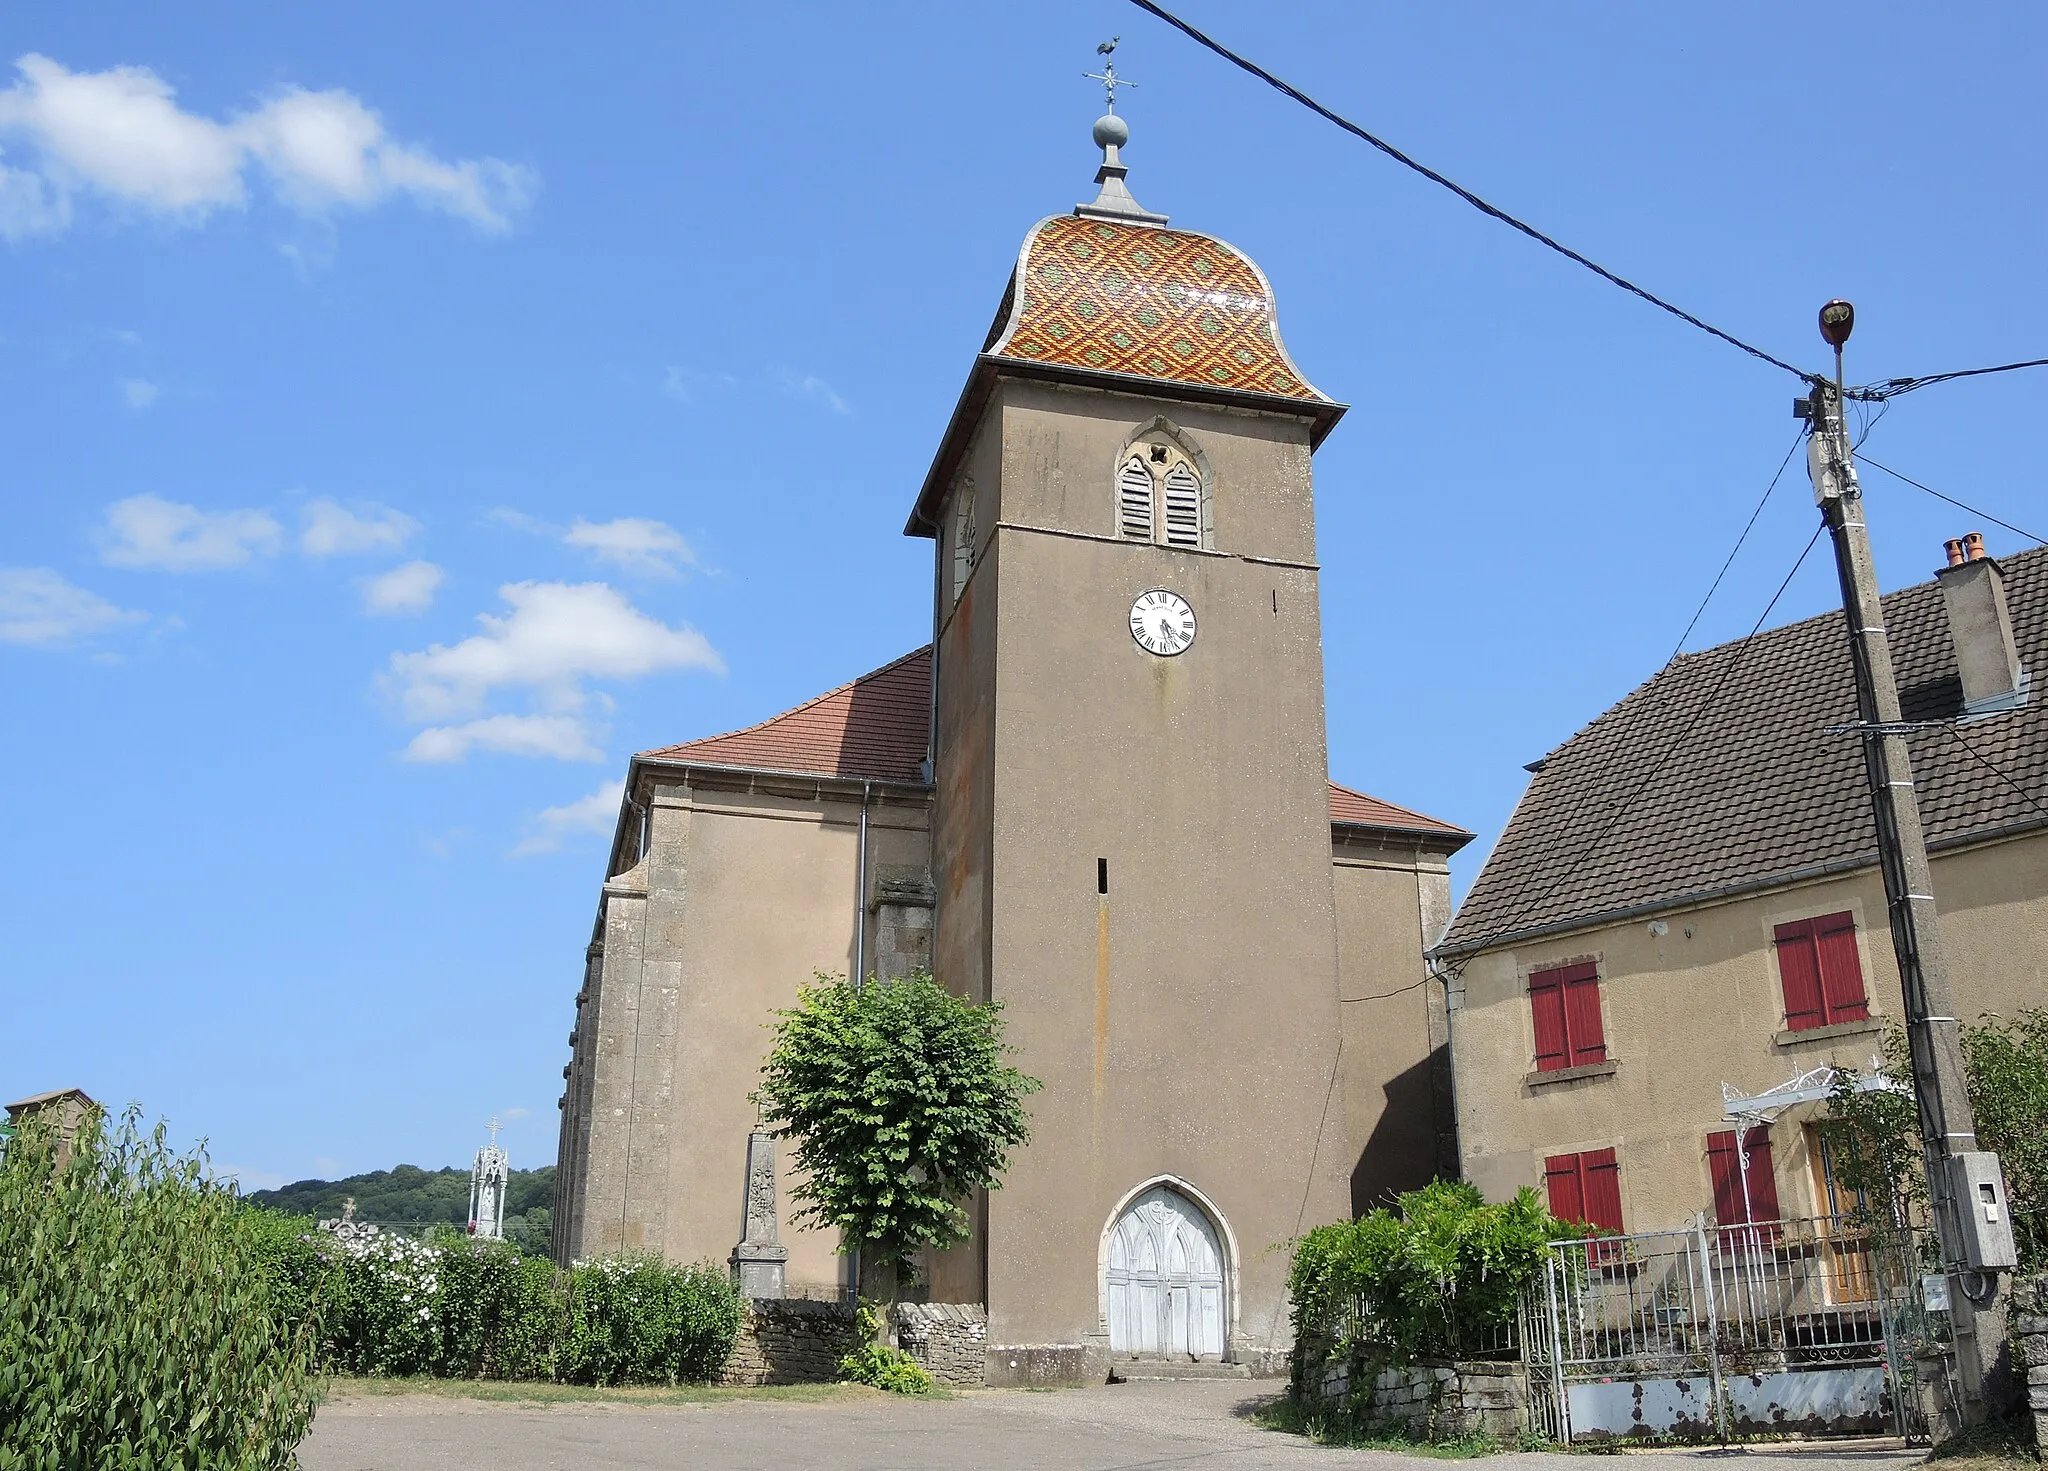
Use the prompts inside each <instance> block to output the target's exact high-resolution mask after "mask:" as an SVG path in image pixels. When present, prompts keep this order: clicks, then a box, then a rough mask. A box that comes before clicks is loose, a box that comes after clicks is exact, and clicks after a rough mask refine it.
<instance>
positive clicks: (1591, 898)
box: [1441, 548, 2048, 953]
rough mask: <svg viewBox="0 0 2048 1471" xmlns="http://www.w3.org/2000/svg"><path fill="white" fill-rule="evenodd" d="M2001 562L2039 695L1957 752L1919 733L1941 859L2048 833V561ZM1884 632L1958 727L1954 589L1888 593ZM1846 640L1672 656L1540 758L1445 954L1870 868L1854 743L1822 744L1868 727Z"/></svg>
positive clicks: (1915, 741) (1916, 691)
mask: <svg viewBox="0 0 2048 1471" xmlns="http://www.w3.org/2000/svg"><path fill="white" fill-rule="evenodd" d="M1999 565H2000V567H2001V568H2002V569H2003V570H2004V573H2005V590H2006V598H2007V602H2008V604H2009V606H2010V608H2011V611H2012V621H2013V633H2014V636H2015V638H2016V640H2017V642H2018V645H2019V650H2020V659H2021V662H2022V663H2023V664H2024V665H2025V667H2026V668H2027V669H2028V670H2030V671H2032V672H2033V678H2034V694H2033V699H2032V702H2031V704H2030V705H2029V706H2028V707H2027V708H2025V709H2023V710H2020V711H2016V712H2013V713H2010V714H2004V715H1997V716H1992V717H1989V718H1987V719H1983V720H1978V721H1973V722H1971V723H1970V724H1968V725H1965V726H1963V727H1961V728H1960V731H1959V734H1960V737H1961V739H1960V740H1959V739H1958V738H1957V736H1956V735H1951V734H1948V733H1946V732H1943V731H1929V732H1923V733H1921V734H1918V735H1916V736H1914V737H1912V739H1911V745H1910V750H1911V754H1912V759H1913V776H1914V780H1915V782H1916V783H1917V785H1918V787H1919V792H1920V806H1921V816H1922V820H1923V822H1924V824H1925V826H1926V830H1927V840H1928V843H1929V846H1930V847H1934V848H1937V849H1939V848H1940V847H1942V846H1947V845H1954V844H1959V843H1964V842H1969V841H1972V840H1975V839H1981V838H1984V837H1988V836H1990V835H1992V834H1994V833H1997V832H1999V831H2001V830H2003V829H2007V828H2010V827H2017V826H2024V825H2027V824H2030V823H2043V824H2048V818H2044V817H2043V816H2042V813H2041V812H2040V810H2039V807H2038V806H2037V805H2036V804H2040V805H2043V806H2048V683H2044V681H2048V548H2040V549H2036V550H2034V551H2031V552H2025V553H2022V554H2020V555H2018V556H2015V557H2007V558H2002V559H2000V562H1999ZM1884 621H1885V627H1886V629H1887V630H1888V631H1889V633H1890V635H1891V640H1892V657H1893V662H1894V664H1895V666H1896V668H1897V673H1898V682H1899V696H1900V702H1901V705H1902V706H1903V713H1904V716H1905V718H1906V719H1908V720H1946V719H1951V718H1953V717H1955V716H1956V715H1958V714H1959V713H1960V711H1961V708H1962V685H1961V680H1960V678H1959V676H1958V674H1957V672H1956V656H1955V647H1954V645H1953V644H1952V643H1951V642H1950V639H1949V632H1948V617H1947V613H1946V611H1945V609H1944V606H1943V602H1942V595H1941V589H1940V587H1939V586H1938V585H1937V584H1936V583H1933V582H1924V583H1920V584H1917V585H1916V586H1913V587H1908V588H1903V589H1901V590H1900V591H1898V592H1895V593H1892V594H1891V595H1890V596H1888V597H1886V598H1885V599H1884ZM1848 638H1849V635H1848V630H1847V628H1846V626H1845V624H1844V622H1843V618H1842V615H1841V614H1840V613H1826V614H1823V615H1821V616H1820V617H1818V618H1809V619H1807V620H1806V621H1805V622H1803V623H1793V624H1789V625H1787V626H1786V627H1783V628H1774V629H1771V630H1769V631H1768V632H1765V633H1762V634H1759V635H1758V636H1757V637H1756V638H1755V639H1754V640H1752V641H1751V643H1750V646H1749V649H1748V651H1747V653H1744V652H1743V648H1742V644H1741V643H1740V642H1738V643H1732V644H1723V645H1721V646H1720V647H1719V648H1713V649H1708V650H1705V651H1704V652H1701V653H1697V654H1684V655H1681V656H1679V657H1678V658H1676V659H1674V660H1672V662H1671V663H1670V664H1669V665H1668V666H1666V667H1665V668H1664V669H1663V670H1661V671H1660V672H1659V673H1658V674H1657V675H1656V676H1655V677H1654V678H1652V679H1651V680H1650V681H1649V682H1648V683H1646V684H1644V685H1642V686H1641V687H1640V688H1638V689H1636V690H1635V691H1634V692H1633V693H1631V694H1630V695H1629V696H1628V697H1627V698H1625V699H1623V700H1622V701H1621V703H1620V704H1618V705H1616V706H1615V707H1614V708H1613V709H1611V710H1609V711H1607V712H1606V713H1605V714H1604V715H1601V716H1600V717H1599V718H1598V719H1597V720H1595V721H1593V723H1592V724H1590V725H1588V726H1587V727H1585V729H1583V730H1581V731H1580V732H1578V734H1576V735H1574V736H1573V737H1572V738H1571V739H1570V740H1568V741H1566V742H1565V743H1564V744H1563V745H1562V746H1560V747H1558V749H1557V750H1556V751H1554V752H1552V753H1551V754H1550V756H1549V757H1547V758H1546V759H1545V761H1544V763H1543V766H1542V769H1541V770H1540V771H1538V772H1537V774H1536V776H1535V778H1534V779H1533V780H1532V781H1531V782H1530V783H1529V787H1528V790H1527V791H1526V792H1525V793H1524V794H1523V797H1522V801H1521V803H1520V805H1519V806H1518V807H1517V808H1516V809H1515V813H1514V816H1513V817H1511V818H1510V819H1509V821H1508V825H1507V830H1506V831H1505V832H1503V833H1502V834H1501V839H1500V842H1499V843H1498V845H1496V846H1495V848H1494V850H1493V853H1492V855H1491V856H1490V857H1488V859H1487V860H1486V866H1485V867H1484V868H1483V869H1482V870H1481V871H1480V874H1479V877H1478V879H1477V880H1475V881H1474V883H1473V885H1472V890H1471V892H1470V893H1469V894H1467V895H1466V896H1465V902H1464V903H1463V904H1462V905H1460V906H1459V908H1458V913H1457V917H1456V919H1455V920H1453V921H1452V924H1451V928H1450V931H1449V933H1448V934H1447V935H1446V936H1445V937H1444V941H1443V945H1442V947H1441V948H1442V949H1443V950H1446V951H1449V952H1453V953H1459V952H1463V951H1469V950H1477V949H1483V948H1486V947H1487V946H1489V945H1492V944H1499V943H1506V942H1507V941H1509V940H1511V939H1512V938H1513V937H1514V936H1516V935H1519V934H1525V933H1527V932H1529V931H1532V930H1539V929H1552V928H1557V927H1563V926H1569V925H1570V924H1572V923H1574V922H1582V921H1587V920H1591V919H1593V918H1594V917H1596V916H1599V915H1603V914H1611V913H1613V912H1615V911H1618V910H1627V909H1633V908H1637V907H1643V906H1651V905H1655V904H1659V903H1666V902H1671V901H1676V900H1680V899H1683V898H1686V897H1688V896H1696V895H1703V894H1707V893H1711V892H1715V891H1719V890H1725V889H1732V888H1738V887H1744V886H1757V887H1761V886H1763V885H1765V884H1768V883H1771V882H1773V881H1776V880H1780V879H1783V878H1786V877H1789V876H1792V875H1796V874H1801V873H1806V872H1813V871H1816V870H1820V871H1825V870H1827V869H1829V868H1851V867H1859V866H1864V865H1868V864H1874V863H1875V862H1876V861H1877V838H1876V830H1875V827H1874V824H1873V820H1872V817H1871V811H1870V796H1869V790H1868V788H1867V787H1866V786H1865V784H1864V775H1863V763H1862V757H1861V755H1860V753H1859V752H1858V749H1857V741H1856V739H1855V738H1854V737H1850V736H1830V735H1824V734H1822V731H1823V729H1824V728H1825V727H1827V726H1830V725H1839V724H1843V723H1845V722H1848V721H1852V720H1854V719H1856V687H1855V676H1854V674H1853V672H1852V670H1851V667H1850V662H1849V647H1848ZM1735 660H1740V662H1739V664H1736V666H1735V668H1734V670H1733V672H1732V673H1729V674H1728V680H1727V684H1726V686H1725V687H1724V688H1723V689H1722V690H1721V693H1720V696H1719V698H1718V699H1713V700H1712V701H1711V702H1710V701H1709V696H1710V694H1711V692H1712V691H1713V689H1714V687H1715V686H1716V685H1717V684H1718V683H1719V682H1720V680H1721V678H1722V675H1723V673H1724V672H1726V671H1728V669H1729V666H1730V663H1731V661H1735ZM1695 716H1697V724H1694V725H1691V729H1690V732H1689V733H1688V732H1687V727H1688V725H1689V724H1690V723H1691V722H1693V721H1694V719H1695ZM1964 742H1967V743H1968V744H1967V746H1966V745H1965V744H1964ZM1970 748H1975V751H1976V752H1977V753H1978V754H1977V755H1973V754H1972V753H1971V749H1970ZM1667 752H1668V753H1669V755H1668V757H1667V755H1666V753H1667ZM1979 756H1981V757H1982V760H1981V761H1980V760H1979ZM1659 761H1663V762H1664V765H1663V768H1662V770H1661V771H1658V770H1657V769H1656V768H1657V763H1658V762H1659ZM1984 762H1989V763H1990V764H1991V767H1995V768H1996V771H1993V770H1991V769H1988V768H1987V767H1986V766H1985V765H1984V764H1983V763H1984ZM1653 772H1654V773H1655V775H1654V776H1653V775H1652V773H1653ZM1999 773H2003V776H2001V775H1999ZM2006 778H2010V781H2009V782H2008V781H2007V780H2006ZM1646 783H1647V785H1646ZM2015 786H2017V787H2018V788H2022V789H2024V790H2023V791H2022V790H2015ZM2029 794H2031V800H2030V795H2029ZM1610 824H1612V826H1611V827H1610V826H1609V825H1610Z"/></svg>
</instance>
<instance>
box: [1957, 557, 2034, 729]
mask: <svg viewBox="0 0 2048 1471" xmlns="http://www.w3.org/2000/svg"><path fill="white" fill-rule="evenodd" d="M1945 550H1946V551H1947V553H1948V561H1949V565H1948V566H1946V567H1943V568H1942V569H1941V570H1940V571H1938V572H1936V573H1935V574H1934V578H1935V581H1937V582H1939V583H1940V584H1941V598H1942V602H1943V603H1944V604H1946V605H1947V608H1948V635H1949V637H1950V638H1951V639H1952V640H1954V642H1955V646H1956V665H1957V668H1958V669H1959V670H1960V671H1961V673H1962V676H1963V713H1964V714H1965V715H1989V714H1992V713H1994V712H1996V711H1999V710H2017V709H2019V708H2020V707H2021V706H2023V705H2025V704H2026V703H2027V672H2026V670H2024V669H2022V668H2021V667H2020V653H2019V648H2018V646H2017V645H2016V644H2014V642H2013V637H2012V613H2011V612H2010V611H2009V610H2008V609H2007V607H2006V605H2005V574H2004V573H2003V572H2001V571H1999V569H1998V563H1996V562H1994V561H1992V560H1991V558H1989V557H1987V556H1986V555H1984V538H1983V536H1982V535H1980V534H1979V533H1977V532H1975V531H1973V532H1971V533H1970V534H1969V535H1968V536H1965V537H1962V538H1961V539H1960V540H1959V541H1951V542H1949V543H1948V545H1947V547H1946V548H1945Z"/></svg>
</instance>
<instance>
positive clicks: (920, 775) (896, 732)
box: [640, 644, 932, 784]
mask: <svg viewBox="0 0 2048 1471" xmlns="http://www.w3.org/2000/svg"><path fill="white" fill-rule="evenodd" d="M931 718H932V650H931V645H929V644H927V645H925V646H924V647H923V648H921V649H918V650H916V651H915V652H913V653H909V654H905V655H904V656H903V657H902V658H900V659H898V660H897V661H896V662H895V663H893V664H884V665H883V666H882V667H881V668H880V669H877V670H874V671H873V672H872V673H868V674H863V675H862V676H861V677H860V678H859V679H856V680H854V681H853V682H852V683H851V684H842V685H841V686H839V688H838V689H836V690H831V691H829V692H827V693H825V694H822V695H820V696H818V697H817V698H816V699H815V700H808V701H806V702H805V703H803V704H801V705H799V706H797V707H796V708H795V709H794V710H785V711H783V713H782V714H780V715H777V716H774V717H773V718H771V719H768V720H764V721H762V722H761V723H760V724H759V725H750V726H748V727H747V728H746V729H745V730H736V731H733V732H732V733H731V734H729V735H715V736H706V737H705V738H704V739H703V740H701V741H685V742H684V743H683V744H682V745H680V746H663V747H662V748H661V749H659V750H655V751H642V752H641V753H640V754H641V756H642V757H643V758H645V759H647V760H650V761H685V762H688V761H696V762H703V763H704V764H706V765H709V766H743V767H750V768H753V769H755V770H759V771H800V772H803V773H804V774H805V775H807V776H836V777H851V778H853V779H854V780H856V781H859V780H862V779H868V780H873V781H894V782H916V783H919V784H922V783H923V782H924V771H923V767H922V763H923V761H924V755H925V735H926V732H927V731H929V730H930V728H931Z"/></svg>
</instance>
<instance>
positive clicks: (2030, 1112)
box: [1821, 1008, 2048, 1271]
mask: <svg viewBox="0 0 2048 1471" xmlns="http://www.w3.org/2000/svg"><path fill="white" fill-rule="evenodd" d="M1960 1033H1961V1035H1960V1040H1961V1043H1962V1050H1963V1075H1964V1081H1965V1083H1966V1085H1967V1087H1968V1089H1969V1094H1970V1107H1971V1109H1972V1110H1973V1111H1974V1112H1975V1114H1976V1116H1977V1143H1978V1146H1979V1147H1980V1148H1983V1149H1989V1150H1995V1151H1996V1152H1997V1153H1998V1155H1999V1159H2000V1163H2001V1164H2002V1166H2003V1167H2004V1170H2005V1185H2006V1192H2007V1194H2008V1195H2009V1196H2010V1197H2011V1201H2012V1211H2013V1234H2014V1237H2015V1239H2016V1244H2017V1245H2018V1247H2019V1254H2020V1266H2021V1269H2022V1270H2025V1271H2033V1270H2039V1269H2040V1268H2041V1267H2043V1266H2048V1010H2044V1009H2041V1008H2029V1009H2026V1010H2023V1011H2020V1012H2018V1013H2017V1014H2016V1015H2015V1016H2014V1017H2013V1019H2012V1020H2011V1021H2007V1020H2005V1019H2004V1018H2002V1017H1999V1016H1997V1015H1995V1014H1987V1015H1985V1016H1983V1017H1981V1018H1980V1019H1979V1020H1978V1022H1977V1023H1976V1024H1975V1025H1974V1026H1973V1025H1970V1024H1967V1023H1965V1024H1964V1025H1963V1026H1962V1027H1961V1029H1960ZM1880 1071H1881V1073H1882V1074H1883V1076H1885V1077H1886V1078H1888V1079H1891V1080H1894V1081H1895V1082H1898V1083H1901V1084H1904V1085H1906V1086H1905V1088H1903V1089H1900V1090H1893V1089H1873V1090H1870V1091H1868V1092H1857V1091H1855V1090H1854V1082H1855V1078H1856V1075H1855V1074H1854V1073H1850V1072H1845V1073H1844V1075H1843V1077H1842V1078H1841V1080H1840V1081H1839V1082H1838V1083H1837V1084H1836V1086H1835V1091H1834V1095H1833V1097H1831V1098H1830V1099H1829V1100H1828V1118H1827V1120H1826V1122H1825V1123H1823V1124H1822V1126H1821V1127H1822V1129H1823V1131H1824V1132H1825V1134H1826V1137H1827V1140H1828V1144H1829V1148H1830V1152H1831V1154H1832V1157H1833V1161H1834V1165H1835V1170H1836V1179H1837V1180H1838V1181H1839V1183H1840V1184H1841V1185H1842V1186H1843V1188H1845V1189H1846V1190H1849V1191H1852V1192H1855V1193H1857V1194H1859V1195H1861V1196H1862V1197H1863V1200H1864V1205H1863V1207H1862V1210H1863V1214H1864V1215H1865V1216H1866V1217H1868V1218H1869V1219H1870V1222H1871V1224H1873V1225H1878V1226H1891V1225H1895V1224H1901V1223H1904V1222H1908V1221H1921V1220H1924V1219H1925V1218H1926V1208H1927V1177H1926V1169H1925V1166H1924V1163H1923V1158H1922V1155H1921V1151H1920V1120H1919V1114H1918V1111H1917V1109H1916V1108H1915V1106H1914V1102H1913V1095H1912V1093H1911V1092H1910V1091H1909V1090H1910V1086H1911V1080H1912V1077H1913V1069H1912V1062H1911V1055H1910V1053H1909V1051H1908V1047H1907V1042H1906V1033H1905V1030H1904V1029H1903V1028H1902V1027H1900V1026H1899V1025H1898V1024H1897V1023H1893V1024H1892V1025H1891V1026H1889V1027H1887V1028H1886V1030H1885V1039H1884V1052H1883V1057H1882V1060H1881V1062H1880Z"/></svg>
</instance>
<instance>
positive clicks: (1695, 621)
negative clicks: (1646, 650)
mask: <svg viewBox="0 0 2048 1471" xmlns="http://www.w3.org/2000/svg"><path fill="white" fill-rule="evenodd" d="M1805 442H1806V431H1805V430H1804V429H1801V430H1800V431H1799V433H1798V434H1797V435H1796V436H1794V438H1793V440H1792V448H1790V449H1788V450H1786V451H1785V458H1784V459H1782V460H1780V461H1778V472H1777V474H1775V475H1773V476H1772V477H1771V483H1770V484H1769V485H1766V486H1765V487H1764V493H1763V495H1762V497H1761V498H1760V499H1759V500H1758V501H1757V503H1756V509H1755V510H1753V511H1751V512H1750V513H1749V519H1748V520H1747V521H1745V522H1744V523H1743V525H1742V535H1740V536H1738V537H1736V538H1735V545H1734V546H1733V547H1732V548H1730V549H1729V552H1728V560H1726V561H1725V562H1723V563H1722V564H1721V570H1720V571H1719V572H1716V573H1715V574H1714V581H1713V585H1712V586H1710V587H1709V588H1708V589H1707V595H1706V596H1705V597H1703V598H1701V599H1700V605H1699V606H1698V607H1697V608H1695V609H1693V610H1692V618H1691V619H1690V621H1688V622H1687V623H1686V625H1685V632H1684V633H1681V634H1680V635H1679V636H1678V642H1677V643H1675V644H1673V645H1672V646H1671V652H1670V654H1668V655H1667V656H1666V657H1665V660H1664V663H1665V664H1666V665H1667V666H1668V665H1669V664H1670V663H1671V661H1672V660H1673V659H1676V658H1677V657H1678V655H1679V651H1680V650H1682V649H1683V648H1684V647H1685V641H1686V640H1687V639H1689V638H1691V637H1692V631H1693V629H1695V628H1697V627H1698V626H1699V621H1700V619H1701V618H1702V617H1704V616H1705V615H1706V611H1707V604H1709V603H1711V602H1712V601H1714V594H1715V593H1716V592H1718V591H1720V588H1721V579H1722V578H1724V577H1726V576H1727V575H1728V569H1729V568H1730V567H1733V566H1734V565H1735V556H1736V553H1738V552H1740V551H1741V550H1742V544H1743V543H1744V542H1746V541H1748V540H1749V533H1750V530H1751V528H1753V527H1754V526H1755V525H1756V518H1757V517H1759V516H1761V515H1762V514H1763V513H1764V506H1765V505H1767V504H1768V503H1769V501H1770V499H1771V492H1773V491H1775V490H1776V489H1777V488H1778V482H1779V481H1780V480H1783V479H1784V478H1785V467H1786V466H1787V465H1789V464H1791V463H1792V456H1794V455H1795V454H1797V453H1799V446H1800V445H1802V444H1804V443H1805Z"/></svg>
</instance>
